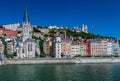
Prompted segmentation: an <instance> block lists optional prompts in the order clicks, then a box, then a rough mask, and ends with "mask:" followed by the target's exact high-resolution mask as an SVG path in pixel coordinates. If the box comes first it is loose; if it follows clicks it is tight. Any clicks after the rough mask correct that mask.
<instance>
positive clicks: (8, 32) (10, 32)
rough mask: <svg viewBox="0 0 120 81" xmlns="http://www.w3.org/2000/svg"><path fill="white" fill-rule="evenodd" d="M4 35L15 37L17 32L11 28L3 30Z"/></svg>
mask: <svg viewBox="0 0 120 81" xmlns="http://www.w3.org/2000/svg"><path fill="white" fill-rule="evenodd" d="M3 34H4V35H6V36H7V37H16V36H17V34H18V31H17V30H16V31H13V30H4V33H3Z"/></svg>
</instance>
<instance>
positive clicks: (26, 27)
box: [13, 10, 40, 58]
mask: <svg viewBox="0 0 120 81" xmlns="http://www.w3.org/2000/svg"><path fill="white" fill-rule="evenodd" d="M22 26H23V33H22V37H21V38H17V39H14V43H13V49H14V51H15V52H17V57H18V58H33V57H36V54H37V55H39V54H40V50H39V41H36V40H34V39H32V37H31V34H30V29H31V25H30V23H29V21H28V15H27V10H25V13H24V19H23V24H22Z"/></svg>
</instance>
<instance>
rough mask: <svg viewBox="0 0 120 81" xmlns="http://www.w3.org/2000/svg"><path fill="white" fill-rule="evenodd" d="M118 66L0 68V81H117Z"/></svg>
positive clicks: (16, 66) (13, 66) (22, 66)
mask: <svg viewBox="0 0 120 81" xmlns="http://www.w3.org/2000/svg"><path fill="white" fill-rule="evenodd" d="M119 68H120V64H61V65H55V64H54V65H5V66H0V80H1V81H17V80H21V81H26V80H27V81H28V80H30V81H35V80H47V81H50V80H55V81H56V80H62V81H63V80H65V81H66V80H85V81H98V80H101V81H102V80H104V81H105V80H112V81H115V80H119V79H120V78H119V75H120V71H119Z"/></svg>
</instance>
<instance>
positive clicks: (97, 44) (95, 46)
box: [90, 39, 107, 56]
mask: <svg viewBox="0 0 120 81" xmlns="http://www.w3.org/2000/svg"><path fill="white" fill-rule="evenodd" d="M90 46H91V47H90V48H91V55H92V56H105V55H106V53H107V40H97V39H96V40H91V43H90Z"/></svg>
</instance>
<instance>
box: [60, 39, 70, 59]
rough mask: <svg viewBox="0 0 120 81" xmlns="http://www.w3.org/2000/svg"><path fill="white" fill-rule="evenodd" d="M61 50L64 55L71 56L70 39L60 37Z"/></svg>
mask: <svg viewBox="0 0 120 81" xmlns="http://www.w3.org/2000/svg"><path fill="white" fill-rule="evenodd" d="M61 44H62V45H61V49H62V50H61V52H62V53H63V54H64V55H65V57H71V40H70V39H62V42H61Z"/></svg>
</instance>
